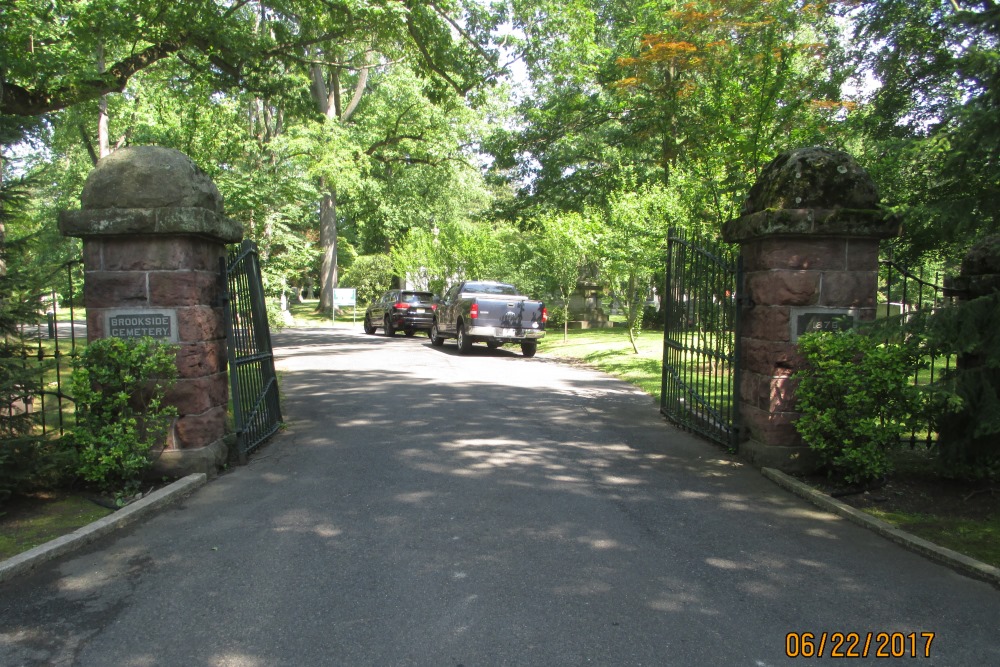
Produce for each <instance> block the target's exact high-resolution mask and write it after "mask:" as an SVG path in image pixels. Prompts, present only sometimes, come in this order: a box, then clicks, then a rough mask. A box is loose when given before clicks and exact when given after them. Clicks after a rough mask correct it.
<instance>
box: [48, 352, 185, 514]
mask: <svg viewBox="0 0 1000 667" xmlns="http://www.w3.org/2000/svg"><path fill="white" fill-rule="evenodd" d="M176 349H177V348H176V346H171V345H164V344H162V343H158V342H156V341H154V340H152V339H149V338H143V339H132V340H122V339H119V338H102V339H98V340H96V341H94V342H92V343H90V344H89V345H88V346H87V348H86V349H85V350H84V351H83V354H82V355H81V356H80V358H79V359H78V360H77V362H76V364H75V367H74V370H73V375H72V377H71V380H70V391H71V393H72V395H73V397H74V400H75V401H76V427H75V428H74V429H73V430H72V432H71V433H70V434H69V435H68V436H66V438H67V440H68V442H69V443H70V444H71V445H72V446H73V447H74V448H75V449H76V452H77V457H78V464H77V465H78V468H77V470H78V473H79V474H80V476H81V477H82V478H83V479H84V480H86V481H88V482H90V483H92V484H94V485H95V486H96V487H97V488H99V489H101V490H102V491H106V492H109V493H117V494H119V495H126V496H127V495H132V494H134V493H135V492H136V491H137V490H138V485H139V483H140V482H141V479H142V475H143V473H144V472H145V471H146V470H148V469H149V466H150V465H151V463H152V460H151V458H150V455H149V452H150V450H151V449H152V448H153V447H154V446H155V445H156V444H158V443H159V444H162V443H164V442H165V439H166V429H167V427H168V426H169V425H170V422H171V420H172V419H173V417H174V416H175V415H176V414H177V410H176V409H175V408H174V407H173V406H167V405H164V403H163V399H164V395H165V393H166V391H167V390H168V389H169V388H170V386H171V385H172V384H173V381H174V379H175V378H176V377H177V367H176V364H175V361H174V357H175V352H176Z"/></svg>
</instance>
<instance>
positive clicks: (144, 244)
mask: <svg viewBox="0 0 1000 667" xmlns="http://www.w3.org/2000/svg"><path fill="white" fill-rule="evenodd" d="M222 252H224V246H222V245H221V244H219V243H213V242H210V241H207V240H205V239H199V238H194V237H185V236H160V237H144V238H134V237H128V238H109V239H106V240H105V241H104V267H105V268H106V269H108V270H114V271H175V270H181V271H217V270H218V268H219V257H220V256H221V254H222Z"/></svg>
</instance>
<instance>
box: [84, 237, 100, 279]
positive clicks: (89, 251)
mask: <svg viewBox="0 0 1000 667" xmlns="http://www.w3.org/2000/svg"><path fill="white" fill-rule="evenodd" d="M102 248H103V244H102V243H101V241H100V239H84V240H83V253H82V254H81V256H82V257H83V270H84V271H101V270H103V269H104V262H103V260H102V259H101V251H102Z"/></svg>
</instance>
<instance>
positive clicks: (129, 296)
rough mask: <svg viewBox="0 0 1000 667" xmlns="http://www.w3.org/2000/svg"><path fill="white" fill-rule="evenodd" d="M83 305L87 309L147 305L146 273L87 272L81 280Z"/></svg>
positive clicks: (140, 306)
mask: <svg viewBox="0 0 1000 667" xmlns="http://www.w3.org/2000/svg"><path fill="white" fill-rule="evenodd" d="M83 305H84V306H86V307H87V308H88V309H89V308H142V307H146V306H149V305H150V304H149V298H148V295H147V292H146V274H145V273H140V272H135V271H129V272H114V273H109V272H107V271H91V272H88V273H86V274H85V275H84V281H83Z"/></svg>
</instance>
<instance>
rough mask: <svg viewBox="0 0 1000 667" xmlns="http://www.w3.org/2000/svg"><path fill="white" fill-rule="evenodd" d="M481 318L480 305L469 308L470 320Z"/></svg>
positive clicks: (475, 304)
mask: <svg viewBox="0 0 1000 667" xmlns="http://www.w3.org/2000/svg"><path fill="white" fill-rule="evenodd" d="M477 317H479V304H478V303H474V304H472V307H471V308H469V319H471V320H474V319H476V318H477Z"/></svg>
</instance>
